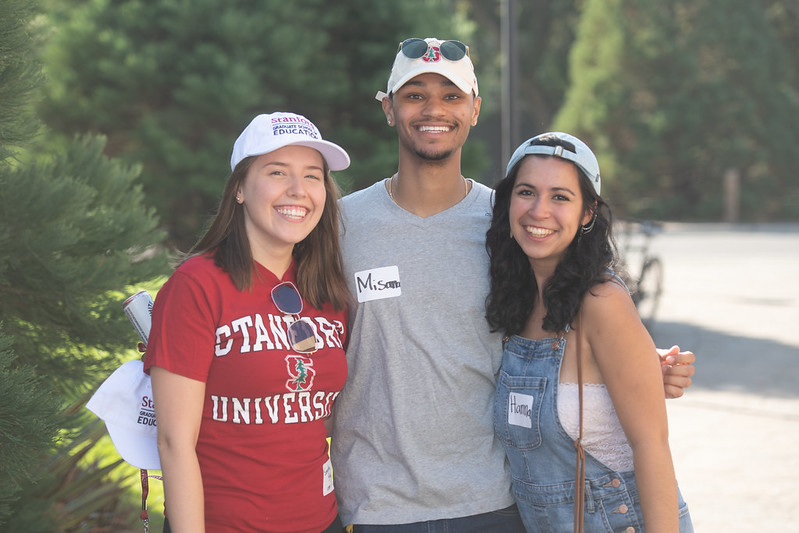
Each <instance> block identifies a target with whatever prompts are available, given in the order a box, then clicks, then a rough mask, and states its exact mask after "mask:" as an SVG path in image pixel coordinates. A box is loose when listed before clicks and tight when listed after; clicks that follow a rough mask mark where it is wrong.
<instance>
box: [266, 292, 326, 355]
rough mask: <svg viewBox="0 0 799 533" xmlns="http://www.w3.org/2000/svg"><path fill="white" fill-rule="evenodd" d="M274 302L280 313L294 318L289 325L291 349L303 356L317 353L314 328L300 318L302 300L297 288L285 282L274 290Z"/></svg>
mask: <svg viewBox="0 0 799 533" xmlns="http://www.w3.org/2000/svg"><path fill="white" fill-rule="evenodd" d="M272 302H274V304H275V307H277V309H278V311H280V312H281V313H283V314H285V315H290V316H292V317H294V322H292V323H291V324H289V328H288V331H287V333H288V338H289V344H290V345H291V349H292V350H294V351H295V352H299V353H303V354H312V353H314V352H315V351H316V335H314V330H313V326H312V325H311V324H310V323H308V322H307V321H306V320H304V319H302V318H300V317H299V315H300V313H301V312H302V298H301V297H300V292H299V291H298V290H297V287H295V286H294V284H293V283H292V282H290V281H284V282H283V283H280V284H278V285H275V286H274V287H273V288H272Z"/></svg>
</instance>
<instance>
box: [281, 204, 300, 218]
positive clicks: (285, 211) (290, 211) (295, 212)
mask: <svg viewBox="0 0 799 533" xmlns="http://www.w3.org/2000/svg"><path fill="white" fill-rule="evenodd" d="M277 212H278V213H280V214H281V215H283V216H286V217H289V218H296V219H300V218H302V217H304V216H305V214H306V213H307V212H308V210H307V209H305V208H304V207H298V206H293V207H278V208H277Z"/></svg>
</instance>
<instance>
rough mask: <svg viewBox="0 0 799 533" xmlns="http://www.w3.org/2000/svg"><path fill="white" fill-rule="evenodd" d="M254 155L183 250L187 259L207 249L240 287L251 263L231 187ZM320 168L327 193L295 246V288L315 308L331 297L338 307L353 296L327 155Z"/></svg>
mask: <svg viewBox="0 0 799 533" xmlns="http://www.w3.org/2000/svg"><path fill="white" fill-rule="evenodd" d="M255 159H256V156H250V157H246V158H244V159H242V160H241V161H240V162H239V164H238V165H236V168H235V169H233V172H232V173H231V174H230V177H228V180H227V184H225V190H224V192H223V193H222V199H221V200H220V201H219V209H218V210H217V213H216V215H215V216H214V218H213V220H212V221H211V225H210V226H209V228H208V230H207V231H206V232H205V234H204V235H203V236H202V237H201V238H200V240H199V241H197V243H196V244H195V245H194V246H193V247H192V249H191V250H190V251H189V252H188V254H187V256H186V259H188V258H189V257H193V256H195V255H202V254H205V253H212V254H213V257H214V263H215V264H216V265H217V266H218V267H220V268H221V269H223V270H224V271H225V272H227V273H228V274H229V275H230V278H231V279H232V280H233V284H234V285H235V286H236V288H237V289H238V290H240V291H243V290H245V289H248V290H249V289H251V288H252V276H253V270H254V265H253V259H252V253H251V251H250V241H249V239H248V238H247V231H246V229H245V225H244V207H243V206H242V205H241V204H239V203H238V202H236V191H238V190H239V186H240V185H241V183H242V182H243V181H244V178H245V177H246V176H247V171H248V170H249V169H250V166H251V165H252V162H253V161H254V160H255ZM322 159H323V161H324V158H322ZM324 173H325V191H326V193H327V194H326V195H325V207H324V209H323V211H322V218H320V219H319V223H318V224H317V225H316V227H315V228H314V229H313V230H312V231H311V233H310V234H308V236H307V237H306V238H305V239H303V240H302V241H301V242H299V243H297V244H296V245H295V246H294V250H293V252H292V255H293V256H294V263H295V264H296V268H297V288H298V289H299V290H300V293H301V294H302V296H303V298H305V300H306V301H307V302H308V303H310V304H311V305H313V306H314V307H316V308H321V307H322V305H323V304H325V303H326V302H330V303H331V304H333V308H334V309H336V310H341V309H345V308H346V307H347V305H348V304H349V303H350V301H351V299H352V297H351V295H350V292H349V289H348V288H347V282H346V280H345V278H344V265H343V261H342V259H341V248H340V246H339V238H338V227H339V218H340V214H339V209H338V200H339V198H341V191H340V190H339V188H338V185H337V184H336V182H335V180H334V179H333V176H332V175H331V174H330V169H329V168H328V166H327V161H324Z"/></svg>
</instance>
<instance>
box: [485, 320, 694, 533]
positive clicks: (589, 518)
mask: <svg viewBox="0 0 799 533" xmlns="http://www.w3.org/2000/svg"><path fill="white" fill-rule="evenodd" d="M565 349H566V340H565V339H563V338H550V339H543V340H531V339H526V338H524V337H519V336H516V335H514V336H512V337H510V339H509V340H508V342H507V343H506V344H505V351H504V354H503V357H502V368H501V370H500V373H499V379H498V380H497V391H496V396H495V402H494V430H495V432H496V434H497V437H498V438H499V439H500V441H501V442H502V445H503V446H504V448H505V453H506V454H507V456H508V460H509V461H510V465H511V473H512V476H513V494H514V496H515V497H516V503H517V504H518V506H519V512H520V513H521V516H522V520H523V521H524V525H525V527H526V528H527V531H528V532H568V533H571V532H572V530H573V524H574V485H575V465H576V460H577V452H576V450H575V448H574V441H573V440H572V439H571V437H569V435H568V434H567V433H566V431H565V430H564V429H563V427H562V426H561V424H560V420H559V419H558V403H557V395H558V382H559V378H560V364H561V360H562V358H563V353H564V350H565ZM585 477H586V481H585V522H584V529H585V531H586V532H591V533H594V532H601V531H607V532H624V533H633V532H642V531H644V527H643V516H642V514H641V502H640V499H639V497H638V490H637V488H636V485H635V473H634V472H632V471H630V472H615V471H613V470H611V469H610V468H608V467H607V466H605V465H603V464H602V463H600V462H599V461H598V460H597V459H595V458H594V457H592V456H591V455H589V454H588V453H586V454H585ZM679 512H680V531H681V532H683V533H685V532H688V533H690V532H692V531H693V527H692V526H691V518H690V515H689V514H688V506H687V505H686V504H685V502H684V501H683V499H682V495H680V496H679Z"/></svg>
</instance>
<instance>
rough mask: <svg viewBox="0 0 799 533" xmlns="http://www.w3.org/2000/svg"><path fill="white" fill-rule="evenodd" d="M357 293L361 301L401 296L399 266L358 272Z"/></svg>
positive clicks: (356, 278) (356, 274) (356, 276)
mask: <svg viewBox="0 0 799 533" xmlns="http://www.w3.org/2000/svg"><path fill="white" fill-rule="evenodd" d="M355 294H356V296H357V297H358V302H359V303H363V302H369V301H372V300H382V299H383V298H396V297H397V296H400V295H401V294H402V290H401V289H400V277H399V268H398V267H397V266H388V267H381V268H373V269H371V270H361V271H360V272H356V273H355Z"/></svg>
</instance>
